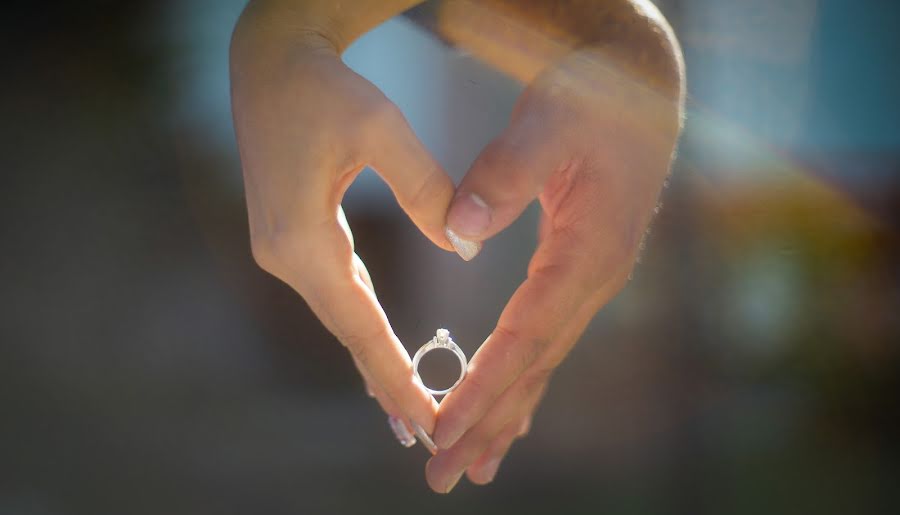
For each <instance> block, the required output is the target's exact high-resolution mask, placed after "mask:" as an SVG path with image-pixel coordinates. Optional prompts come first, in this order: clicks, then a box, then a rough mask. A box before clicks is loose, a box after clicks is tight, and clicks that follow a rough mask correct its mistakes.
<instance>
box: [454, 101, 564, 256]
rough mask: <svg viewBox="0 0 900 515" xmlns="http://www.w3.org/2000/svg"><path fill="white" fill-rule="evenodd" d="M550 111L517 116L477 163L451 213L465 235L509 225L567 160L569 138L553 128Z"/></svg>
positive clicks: (476, 238)
mask: <svg viewBox="0 0 900 515" xmlns="http://www.w3.org/2000/svg"><path fill="white" fill-rule="evenodd" d="M520 111H521V110H520ZM550 116H552V115H551V114H546V115H545V114H544V111H542V110H540V109H536V108H535V109H528V110H525V112H524V113H523V114H520V115H518V116H515V117H514V118H513V120H512V122H511V124H510V126H509V127H508V128H507V129H506V131H505V132H504V133H503V134H501V135H500V136H499V137H498V138H497V139H495V140H494V141H493V142H491V143H490V144H489V145H488V146H487V147H485V149H484V150H483V151H482V152H481V154H480V155H479V156H478V158H477V159H476V160H475V162H474V163H473V164H472V167H471V168H470V169H469V172H468V173H467V174H466V176H465V177H464V178H463V180H462V182H461V183H460V185H459V188H458V189H457V192H456V195H455V197H454V199H453V202H452V204H451V206H450V211H449V212H448V214H447V227H448V228H449V229H450V230H451V231H453V233H454V234H455V235H456V236H457V237H459V238H460V239H461V240H463V241H466V242H482V241H484V240H485V239H487V238H489V237H491V236H493V235H494V234H496V233H498V232H499V231H501V230H502V229H504V228H506V227H507V226H508V225H509V224H511V223H512V222H513V221H514V220H515V219H516V218H518V217H519V215H520V214H521V213H522V211H523V210H524V209H525V208H526V207H527V206H528V204H529V203H530V202H531V201H532V200H534V199H535V197H537V195H538V193H540V191H541V188H542V186H543V185H544V183H545V182H546V181H547V178H548V177H550V175H551V174H552V173H553V172H554V171H556V170H557V169H559V168H560V166H561V165H562V164H564V159H563V156H565V155H566V154H565V152H564V143H563V141H564V140H565V138H564V137H563V135H562V134H559V133H557V132H556V131H551V130H548V128H547V124H548V123H549V120H548V119H547V118H548V117H550ZM548 133H549V136H550V137H548Z"/></svg>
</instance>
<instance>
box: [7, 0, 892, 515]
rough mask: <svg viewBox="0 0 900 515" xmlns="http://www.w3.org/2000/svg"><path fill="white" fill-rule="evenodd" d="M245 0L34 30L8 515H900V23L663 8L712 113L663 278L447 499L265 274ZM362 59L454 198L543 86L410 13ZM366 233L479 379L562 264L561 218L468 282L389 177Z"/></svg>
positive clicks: (27, 19) (588, 345) (26, 31)
mask: <svg viewBox="0 0 900 515" xmlns="http://www.w3.org/2000/svg"><path fill="white" fill-rule="evenodd" d="M243 3H244V2H242V1H240V0H179V1H170V2H150V1H132V2H111V1H99V0H89V1H82V2H54V3H49V4H38V3H30V2H20V3H14V4H12V5H10V6H8V7H6V8H5V9H4V12H3V14H2V21H0V28H2V29H3V30H2V31H0V34H2V36H0V37H2V38H3V39H4V42H3V43H4V44H3V45H0V57H2V60H0V63H2V78H0V88H2V89H0V115H2V117H0V145H2V147H0V149H2V152H0V166H2V168H0V169H2V171H3V183H2V187H0V199H2V203H0V205H2V210H3V211H2V213H3V217H2V224H0V236H2V239H0V242H2V243H0V248H2V252H0V270H2V285H0V292H2V294H0V514H3V515H6V514H48V515H50V514H52V515H56V514H82V513H84V514H106V513H110V514H121V513H128V514H159V513H166V514H172V515H175V514H213V513H216V514H218V513H394V514H400V513H429V514H435V515H436V514H441V513H455V514H460V513H513V514H515V513H605V514H610V515H614V514H631V513H642V514H643V513H673V514H676V513H677V514H681V513H684V514H687V513H690V514H703V513H710V514H745V513H746V514H757V513H792V514H795V513H816V514H818V515H822V514H831V513H834V514H847V513H900V501H898V495H900V494H898V485H900V465H898V461H897V460H898V458H900V453H898V441H897V435H898V434H900V423H898V420H900V418H898V414H900V394H898V392H900V384H898V383H900V375H898V373H900V349H898V344H900V266H898V263H900V259H898V257H900V245H898V227H900V127H898V120H900V99H898V92H900V72H898V67H897V63H898V55H900V36H898V34H897V27H898V26H900V3H897V2H893V1H881V2H878V1H850V0H758V1H755V2H742V1H740V0H667V1H665V2H662V1H661V2H659V3H658V5H659V7H660V8H661V9H662V10H663V11H664V13H665V14H666V15H667V17H668V18H669V20H670V21H671V23H672V24H673V26H674V27H675V30H676V33H677V34H678V36H679V38H680V40H681V42H682V45H683V47H684V50H685V55H686V60H687V70H688V85H689V105H688V117H687V125H686V131H685V133H684V137H683V139H682V144H681V148H680V152H679V157H678V160H677V162H676V163H675V166H674V173H673V176H672V179H671V181H670V185H669V187H668V188H667V189H666V190H665V191H664V194H663V198H662V202H663V209H662V211H661V213H660V215H659V216H658V218H657V219H656V220H655V222H654V224H653V229H652V234H651V237H650V239H649V240H648V245H647V249H646V252H645V253H644V256H643V260H642V261H643V262H642V263H640V264H639V265H638V267H637V269H636V271H635V274H634V279H633V281H632V282H631V284H630V285H629V286H628V288H627V289H626V290H625V291H624V292H623V293H622V294H621V295H619V297H618V298H617V299H616V300H615V301H614V302H613V303H612V304H610V305H609V306H608V307H606V308H605V309H604V310H603V311H601V313H600V314H599V315H598V316H597V317H596V319H595V320H594V322H593V323H592V324H591V326H590V328H589V329H588V331H587V333H586V334H585V335H584V337H583V338H582V339H581V341H580V343H579V345H578V346H577V347H576V348H575V350H574V351H573V353H572V355H571V356H570V358H569V359H568V360H567V361H566V362H565V363H564V364H563V365H562V367H561V370H560V371H559V372H558V373H557V374H556V376H555V378H554V381H553V382H552V384H551V387H550V390H549V392H548V395H547V396H546V398H545V400H544V402H543V404H542V405H541V407H540V409H539V411H538V413H537V416H536V419H535V421H534V427H533V430H532V432H531V435H530V436H529V437H528V438H527V439H525V440H522V441H520V442H519V443H517V444H516V445H515V446H514V447H513V450H512V452H511V454H510V456H509V457H508V458H507V460H506V462H505V463H504V465H503V466H502V468H501V470H500V473H499V475H498V478H497V480H496V481H495V483H494V484H492V485H490V486H487V487H475V486H472V485H469V484H466V483H465V481H463V483H462V484H461V485H460V486H459V487H457V489H456V490H454V492H453V493H452V495H450V496H447V497H441V496H437V495H434V494H432V493H431V492H430V491H429V490H428V489H427V486H426V484H425V481H424V477H423V466H424V463H425V461H426V458H427V456H428V454H427V452H426V451H424V450H423V449H422V448H421V447H418V446H417V447H416V448H413V449H409V450H407V449H403V448H401V447H400V446H399V445H397V443H396V442H395V441H394V439H393V436H392V435H391V433H390V431H389V429H388V426H387V424H386V421H385V417H384V415H383V414H382V413H381V412H380V410H379V408H378V407H377V406H376V405H375V403H374V402H373V401H371V400H370V399H369V398H368V397H367V396H366V395H365V393H364V389H363V385H362V382H361V380H360V379H359V377H358V376H357V374H356V371H355V369H354V368H353V365H352V363H351V361H350V360H349V359H348V356H347V355H346V353H345V351H344V349H343V348H342V347H341V346H340V345H339V344H338V343H337V342H336V341H335V340H334V338H333V337H331V336H330V335H329V334H328V333H327V332H326V331H325V330H324V329H323V328H322V327H321V325H320V324H319V323H318V322H317V321H316V319H315V317H314V316H313V315H312V314H311V313H310V311H309V310H308V308H307V307H306V305H305V304H304V303H303V301H302V300H301V299H300V298H299V297H298V296H297V295H296V294H295V293H294V292H293V291H292V290H290V289H289V288H288V287H287V286H285V285H283V284H281V283H279V282H278V281H277V280H275V279H274V278H272V277H270V276H268V275H267V274H265V273H264V272H262V271H261V270H259V269H258V268H257V267H256V266H255V265H254V264H253V262H252V259H251V256H250V251H249V243H248V232H247V222H246V213H245V208H244V201H243V191H242V184H241V173H240V164H239V162H238V159H237V151H236V146H235V143H234V138H233V131H232V126H231V119H230V108H229V96H228V69H227V48H228V42H229V37H230V32H231V29H232V27H233V25H234V22H235V20H236V19H237V16H238V15H239V13H240V10H241V9H242V7H243ZM345 57H346V61H347V62H348V63H349V64H350V65H351V66H352V67H353V68H354V69H356V70H357V71H359V72H360V73H361V74H363V75H364V76H366V77H367V78H369V79H370V80H372V81H373V82H374V83H375V84H376V85H378V86H379V87H381V88H382V89H383V90H384V91H385V93H386V94H387V95H388V96H389V97H390V98H391V99H392V100H394V101H395V102H396V103H397V104H398V105H399V106H400V107H401V108H402V110H403V111H404V113H405V114H406V115H407V117H408V118H409V120H410V122H411V124H412V125H413V127H414V128H415V129H416V132H417V133H418V134H419V136H420V137H421V139H422V140H423V141H424V143H425V144H426V145H427V146H428V147H429V148H430V149H431V150H432V151H433V153H434V154H435V156H436V157H437V158H438V159H439V160H440V161H441V163H442V164H443V165H444V166H445V167H446V168H447V170H448V171H449V172H450V173H451V174H452V175H453V176H454V178H455V179H456V180H458V179H459V178H460V177H461V176H462V175H463V174H464V173H465V171H466V169H467V167H468V166H469V164H470V163H471V162H472V160H473V159H474V158H475V156H476V155H477V154H478V152H479V151H480V150H481V148H482V147H483V146H484V145H485V144H486V143H487V142H488V141H490V139H492V137H493V136H494V135H496V134H497V133H499V131H501V130H502V128H503V127H504V126H505V124H506V120H507V118H508V116H509V113H510V110H511V108H512V105H513V103H514V101H515V97H516V95H517V93H518V92H519V91H520V90H521V86H520V85H518V84H517V83H515V82H514V81H512V80H510V79H508V78H505V77H503V76H502V75H500V74H498V73H497V72H495V71H492V70H491V69H490V68H488V67H486V66H485V65H483V64H480V63H479V62H477V61H475V60H474V59H473V58H471V57H469V56H467V55H466V54H465V53H462V52H460V51H457V50H454V49H452V48H448V47H446V46H444V45H443V44H442V43H440V42H439V41H438V40H437V39H436V38H434V37H433V36H432V35H430V34H429V33H428V32H426V31H425V30H423V29H422V28H420V27H419V26H418V25H416V24H415V23H413V22H412V21H410V19H408V18H406V17H402V16H401V17H398V18H396V19H393V20H390V21H388V22H387V23H385V24H384V25H383V26H381V27H378V28H377V29H375V30H373V31H372V32H371V33H369V34H367V35H366V36H364V37H363V38H362V39H360V40H359V41H358V42H357V43H356V44H354V45H353V47H352V48H351V49H350V50H348V52H347V54H346V56H345ZM345 209H346V212H347V215H348V218H349V220H350V224H351V226H352V227H353V229H354V232H355V235H356V240H357V247H358V252H359V253H360V255H361V256H362V258H363V259H364V260H365V261H366V262H367V264H368V267H369V270H370V271H371V273H372V276H373V278H374V281H375V283H376V284H377V285H378V288H379V294H380V297H381V300H382V303H383V304H384V307H385V310H386V311H387V313H388V316H389V317H390V319H391V321H392V324H393V326H394V329H395V331H396V333H397V334H398V336H400V338H401V340H402V341H404V342H405V344H406V346H407V349H408V350H410V351H415V349H416V348H418V346H419V345H420V344H421V343H423V342H425V341H426V340H427V339H428V338H430V337H431V335H432V334H433V332H434V330H435V329H436V328H437V327H441V326H443V327H448V328H449V329H450V330H451V331H452V332H453V334H454V338H455V339H456V340H457V342H458V343H460V345H461V346H462V347H463V348H464V349H465V351H466V352H467V354H469V355H471V354H472V353H473V352H474V351H475V350H476V348H477V346H478V344H479V343H480V342H481V341H482V340H483V339H484V337H485V336H486V335H487V334H488V333H489V332H490V330H491V329H492V327H493V324H494V322H495V321H496V319H497V316H498V315H499V313H500V310H501V309H502V307H503V305H504V303H505V302H506V300H507V299H508V297H509V296H510V294H511V293H512V292H513V291H514V289H515V287H516V286H517V285H518V284H519V283H520V282H521V280H522V279H523V277H524V274H525V268H526V264H527V261H528V258H529V256H530V253H531V251H532V249H533V248H534V244H535V241H536V227H535V225H536V219H537V212H536V211H535V209H531V210H529V211H528V212H526V214H525V215H524V216H523V217H522V219H521V220H520V221H519V222H517V223H516V224H515V225H514V226H513V227H511V228H510V229H508V230H507V231H505V232H504V233H503V234H502V235H500V236H499V237H497V238H496V239H494V240H491V242H489V243H488V245H487V246H486V249H485V251H484V252H483V254H482V255H481V256H480V257H479V258H478V259H476V260H475V261H473V262H471V263H463V262H462V261H461V260H459V259H458V258H457V257H455V256H454V255H451V254H448V253H445V252H443V251H440V250H437V249H435V248H433V247H432V246H431V245H430V244H428V242H427V241H426V240H425V239H424V238H423V237H422V236H421V235H419V234H418V233H417V231H416V230H415V228H414V227H413V226H412V225H411V224H410V223H409V222H408V221H407V220H406V219H405V217H404V215H403V214H402V212H401V211H400V210H399V208H398V207H397V205H396V202H395V201H394V200H393V198H392V197H391V196H390V192H389V190H388V189H387V187H386V186H384V185H383V184H382V183H381V182H380V180H379V179H378V178H377V176H375V175H374V174H372V173H370V172H368V171H367V172H364V173H363V175H362V176H361V177H360V179H359V180H358V181H357V183H356V184H354V185H353V186H352V187H351V189H350V191H349V193H348V196H347V198H346V201H345Z"/></svg>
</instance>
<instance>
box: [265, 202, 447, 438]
mask: <svg viewBox="0 0 900 515" xmlns="http://www.w3.org/2000/svg"><path fill="white" fill-rule="evenodd" d="M300 234H301V235H300V236H295V237H290V234H288V235H285V236H284V237H283V241H279V242H278V243H276V245H277V246H279V247H280V250H279V251H278V252H276V253H275V254H276V255H278V256H281V257H280V260H281V265H282V266H281V273H280V274H279V275H280V276H281V277H282V279H283V280H285V282H287V283H288V284H290V285H291V286H292V287H294V289H296V290H297V291H298V292H299V293H300V295H301V296H303V298H304V299H306V301H307V302H308V303H309V305H310V308H311V309H312V310H313V312H314V313H315V314H316V316H317V317H318V318H319V319H320V320H321V321H322V323H323V324H324V325H325V326H326V327H327V328H328V329H329V330H330V331H331V332H332V333H333V334H334V335H335V336H336V337H337V338H338V340H340V341H341V343H342V344H344V345H345V346H346V347H347V348H348V349H349V350H350V352H351V354H352V355H353V357H354V358H355V359H356V360H357V361H358V362H359V364H360V366H361V368H362V369H364V370H366V371H367V373H368V377H369V378H370V383H371V384H372V386H373V387H377V388H380V389H381V390H382V391H384V393H385V395H386V397H387V398H389V399H390V400H391V402H393V403H394V405H396V407H397V409H398V410H399V413H400V414H402V415H403V416H404V417H405V418H407V419H410V420H412V421H414V422H416V423H418V424H419V425H420V426H422V427H423V428H425V430H426V431H428V432H429V433H430V432H431V431H433V429H434V417H435V414H436V412H437V403H436V402H435V401H434V399H433V398H432V397H431V395H429V394H428V392H427V391H426V390H425V389H424V387H423V386H422V384H421V382H420V381H418V380H417V379H416V378H415V375H414V374H413V370H412V363H411V361H410V358H409V354H408V353H407V352H406V349H405V348H404V347H403V345H402V344H401V343H400V341H399V340H398V339H397V336H396V335H395V334H394V332H393V330H392V329H391V326H390V324H389V323H388V320H387V317H386V316H385V314H384V311H383V310H382V308H381V306H380V305H379V303H378V300H377V298H376V297H375V293H374V292H373V290H372V288H371V280H366V279H364V278H365V277H367V276H368V272H366V271H365V267H364V266H361V267H360V265H361V264H362V262H361V261H359V260H358V259H354V258H353V256H354V253H353V250H352V246H351V244H350V241H349V240H348V238H347V236H346V234H345V232H344V229H343V228H342V227H341V224H340V223H339V222H338V220H337V217H334V218H333V219H332V220H331V221H330V222H327V223H324V224H318V225H317V226H316V227H315V228H314V229H313V230H310V231H308V232H306V233H300ZM312 245H314V246H315V247H314V248H310V247H311V246H312ZM288 256H296V258H294V259H291V258H290V257H288ZM303 256H305V258H304V257H303Z"/></svg>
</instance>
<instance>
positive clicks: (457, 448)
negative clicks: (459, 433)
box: [426, 373, 547, 492]
mask: <svg viewBox="0 0 900 515" xmlns="http://www.w3.org/2000/svg"><path fill="white" fill-rule="evenodd" d="M546 384H547V376H546V375H544V374H540V373H535V374H525V375H524V376H523V377H521V378H520V379H519V380H518V381H517V382H516V384H515V385H514V386H512V387H510V388H508V389H507V390H506V392H504V394H503V396H501V398H500V399H499V400H498V401H497V405H496V407H495V408H494V409H492V410H491V411H490V412H489V413H488V414H487V415H486V416H485V417H484V418H483V419H481V420H480V421H479V422H478V424H476V425H475V427H473V428H472V429H470V430H469V431H467V432H466V434H465V435H464V436H463V437H462V438H461V439H460V440H459V441H458V442H457V443H456V444H455V445H454V446H453V447H451V448H450V449H448V450H446V451H442V452H440V453H438V455H437V456H435V457H434V458H432V459H431V460H430V461H429V463H428V466H427V468H426V477H427V479H428V483H429V485H431V487H432V488H433V489H434V490H435V491H438V492H440V491H446V490H448V489H449V488H452V485H454V484H455V483H456V482H457V481H458V480H459V478H460V477H461V476H462V474H463V472H465V471H466V469H467V468H469V467H470V466H471V465H472V464H473V463H475V462H476V460H477V459H478V458H479V456H482V455H483V454H484V453H485V452H486V450H487V449H488V448H489V447H490V446H491V445H492V442H494V441H495V440H496V439H497V438H498V437H499V435H500V434H501V433H502V432H503V431H504V430H505V428H506V427H507V426H509V424H510V423H511V422H515V426H516V432H518V430H519V428H520V426H521V421H522V420H523V419H525V418H527V417H530V415H531V413H532V412H533V411H534V407H535V406H536V405H537V403H538V402H539V401H540V398H541V396H542V395H543V392H544V389H545V387H546ZM498 408H499V409H498Z"/></svg>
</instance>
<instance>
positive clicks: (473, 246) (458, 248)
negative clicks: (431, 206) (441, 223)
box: [444, 227, 483, 261]
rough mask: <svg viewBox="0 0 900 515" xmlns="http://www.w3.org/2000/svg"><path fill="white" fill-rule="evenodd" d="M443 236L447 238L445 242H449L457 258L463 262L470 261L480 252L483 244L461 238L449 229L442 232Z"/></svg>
mask: <svg viewBox="0 0 900 515" xmlns="http://www.w3.org/2000/svg"><path fill="white" fill-rule="evenodd" d="M444 234H445V235H446V236H447V240H448V241H450V244H451V246H452V248H453V250H454V251H455V252H456V253H457V254H458V255H459V257H461V258H463V261H471V260H473V259H475V256H477V255H478V253H479V252H481V248H482V246H483V244H482V243H481V242H480V241H474V240H467V239H465V238H462V237H460V236H459V235H458V234H456V232H454V231H453V229H451V228H450V227H447V228H446V229H445V230H444Z"/></svg>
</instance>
